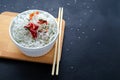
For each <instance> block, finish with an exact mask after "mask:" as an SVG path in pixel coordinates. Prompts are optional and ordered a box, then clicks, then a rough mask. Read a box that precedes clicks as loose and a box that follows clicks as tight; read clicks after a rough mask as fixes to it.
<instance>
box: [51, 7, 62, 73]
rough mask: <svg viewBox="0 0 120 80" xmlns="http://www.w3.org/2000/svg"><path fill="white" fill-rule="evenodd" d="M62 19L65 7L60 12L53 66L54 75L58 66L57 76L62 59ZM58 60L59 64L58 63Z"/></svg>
mask: <svg viewBox="0 0 120 80" xmlns="http://www.w3.org/2000/svg"><path fill="white" fill-rule="evenodd" d="M62 18H63V7H60V8H59V12H58V23H57V25H58V27H59V37H58V39H57V40H56V44H55V53H54V59H53V65H52V75H54V73H55V66H56V75H58V73H59V62H60V58H61V43H60V41H61V35H62ZM56 60H57V62H56Z"/></svg>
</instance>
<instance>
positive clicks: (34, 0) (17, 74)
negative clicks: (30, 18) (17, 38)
mask: <svg viewBox="0 0 120 80" xmlns="http://www.w3.org/2000/svg"><path fill="white" fill-rule="evenodd" d="M60 6H63V7H64V20H65V21H66V28H65V36H64V43H63V51H62V60H61V62H60V72H59V76H58V77H52V76H51V70H52V65H48V64H41V63H32V62H24V61H15V60H8V59H0V80H53V79H54V80H55V79H56V80H120V0H0V12H4V11H13V12H22V11H25V10H28V9H41V10H45V11H48V12H50V13H51V14H52V15H53V16H55V17H57V14H58V8H59V7H60ZM0 27H2V26H0ZM0 36H2V35H0Z"/></svg>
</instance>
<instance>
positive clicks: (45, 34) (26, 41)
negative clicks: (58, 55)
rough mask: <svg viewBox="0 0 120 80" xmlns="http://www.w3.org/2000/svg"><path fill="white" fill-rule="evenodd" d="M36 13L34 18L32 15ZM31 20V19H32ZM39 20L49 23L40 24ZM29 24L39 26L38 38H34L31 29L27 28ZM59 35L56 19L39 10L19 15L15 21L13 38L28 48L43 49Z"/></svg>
mask: <svg viewBox="0 0 120 80" xmlns="http://www.w3.org/2000/svg"><path fill="white" fill-rule="evenodd" d="M33 13H34V16H32V18H31V17H30V15H31V14H33ZM30 18H31V19H30ZM39 20H44V21H47V23H43V24H39V23H38V21H39ZM29 23H32V24H35V25H37V26H38V29H37V30H36V32H37V35H36V36H37V37H34V36H32V34H31V32H30V30H29V29H27V28H25V26H27V25H28V24H29ZM56 33H57V25H56V23H55V19H54V18H53V17H52V16H51V15H49V14H48V13H47V12H44V11H39V10H28V11H25V12H23V13H21V14H19V15H18V16H17V17H16V18H15V19H14V21H13V25H12V36H13V38H14V39H15V41H16V42H17V43H19V44H20V45H22V46H24V47H28V48H37V47H43V46H45V45H46V44H48V43H49V42H50V41H52V40H53V39H54V37H55V36H56V35H55V34H56Z"/></svg>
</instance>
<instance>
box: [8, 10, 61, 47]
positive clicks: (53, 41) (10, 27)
mask: <svg viewBox="0 0 120 80" xmlns="http://www.w3.org/2000/svg"><path fill="white" fill-rule="evenodd" d="M28 11H39V12H44V13H46V14H48V15H50V17H51V18H52V19H53V20H54V21H55V23H56V27H57V33H56V34H55V37H54V39H52V41H50V42H49V43H48V44H46V45H44V46H40V47H24V46H22V45H20V44H19V43H18V42H17V41H16V40H15V39H14V38H13V36H12V33H11V29H12V24H13V22H14V20H15V19H16V18H17V16H20V15H21V14H22V13H25V12H28ZM17 16H15V17H14V18H13V19H12V21H11V22H10V25H9V35H10V38H11V39H12V41H13V42H14V43H15V44H16V45H17V46H19V47H22V48H25V49H42V48H45V47H47V46H49V45H51V44H53V43H55V41H56V39H57V38H58V35H59V28H58V24H57V20H56V19H55V17H54V16H53V15H52V14H50V13H49V12H47V11H44V10H38V9H30V10H26V11H23V12H21V13H19V14H18V15H17Z"/></svg>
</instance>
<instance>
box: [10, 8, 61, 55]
mask: <svg viewBox="0 0 120 80" xmlns="http://www.w3.org/2000/svg"><path fill="white" fill-rule="evenodd" d="M34 11H39V12H40V13H41V12H42V13H44V14H46V15H47V16H49V17H50V18H51V19H52V20H53V21H54V23H55V24H54V25H55V26H54V27H57V21H56V19H55V18H54V17H53V16H52V15H51V14H50V13H48V12H46V11H43V10H27V11H24V12H22V13H20V14H18V15H17V16H16V17H15V18H14V19H13V20H12V22H11V24H10V27H9V35H10V38H11V39H12V41H13V43H14V44H15V45H16V46H17V47H18V48H19V49H20V51H21V52H22V53H23V54H25V55H27V56H30V57H38V56H42V55H45V54H47V53H48V52H49V51H50V50H51V49H52V47H53V45H54V44H55V41H56V39H57V38H58V33H59V28H58V27H57V28H56V30H57V32H56V33H55V34H54V35H55V36H54V38H53V39H52V40H51V41H50V42H49V43H47V44H46V45H44V46H42V47H41V46H40V47H32V48H31V47H25V46H23V45H21V44H19V43H18V42H17V41H16V40H15V39H14V37H13V34H12V32H13V31H12V28H13V27H14V24H17V20H18V21H19V19H18V18H21V17H24V16H26V15H28V13H31V12H34Z"/></svg>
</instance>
